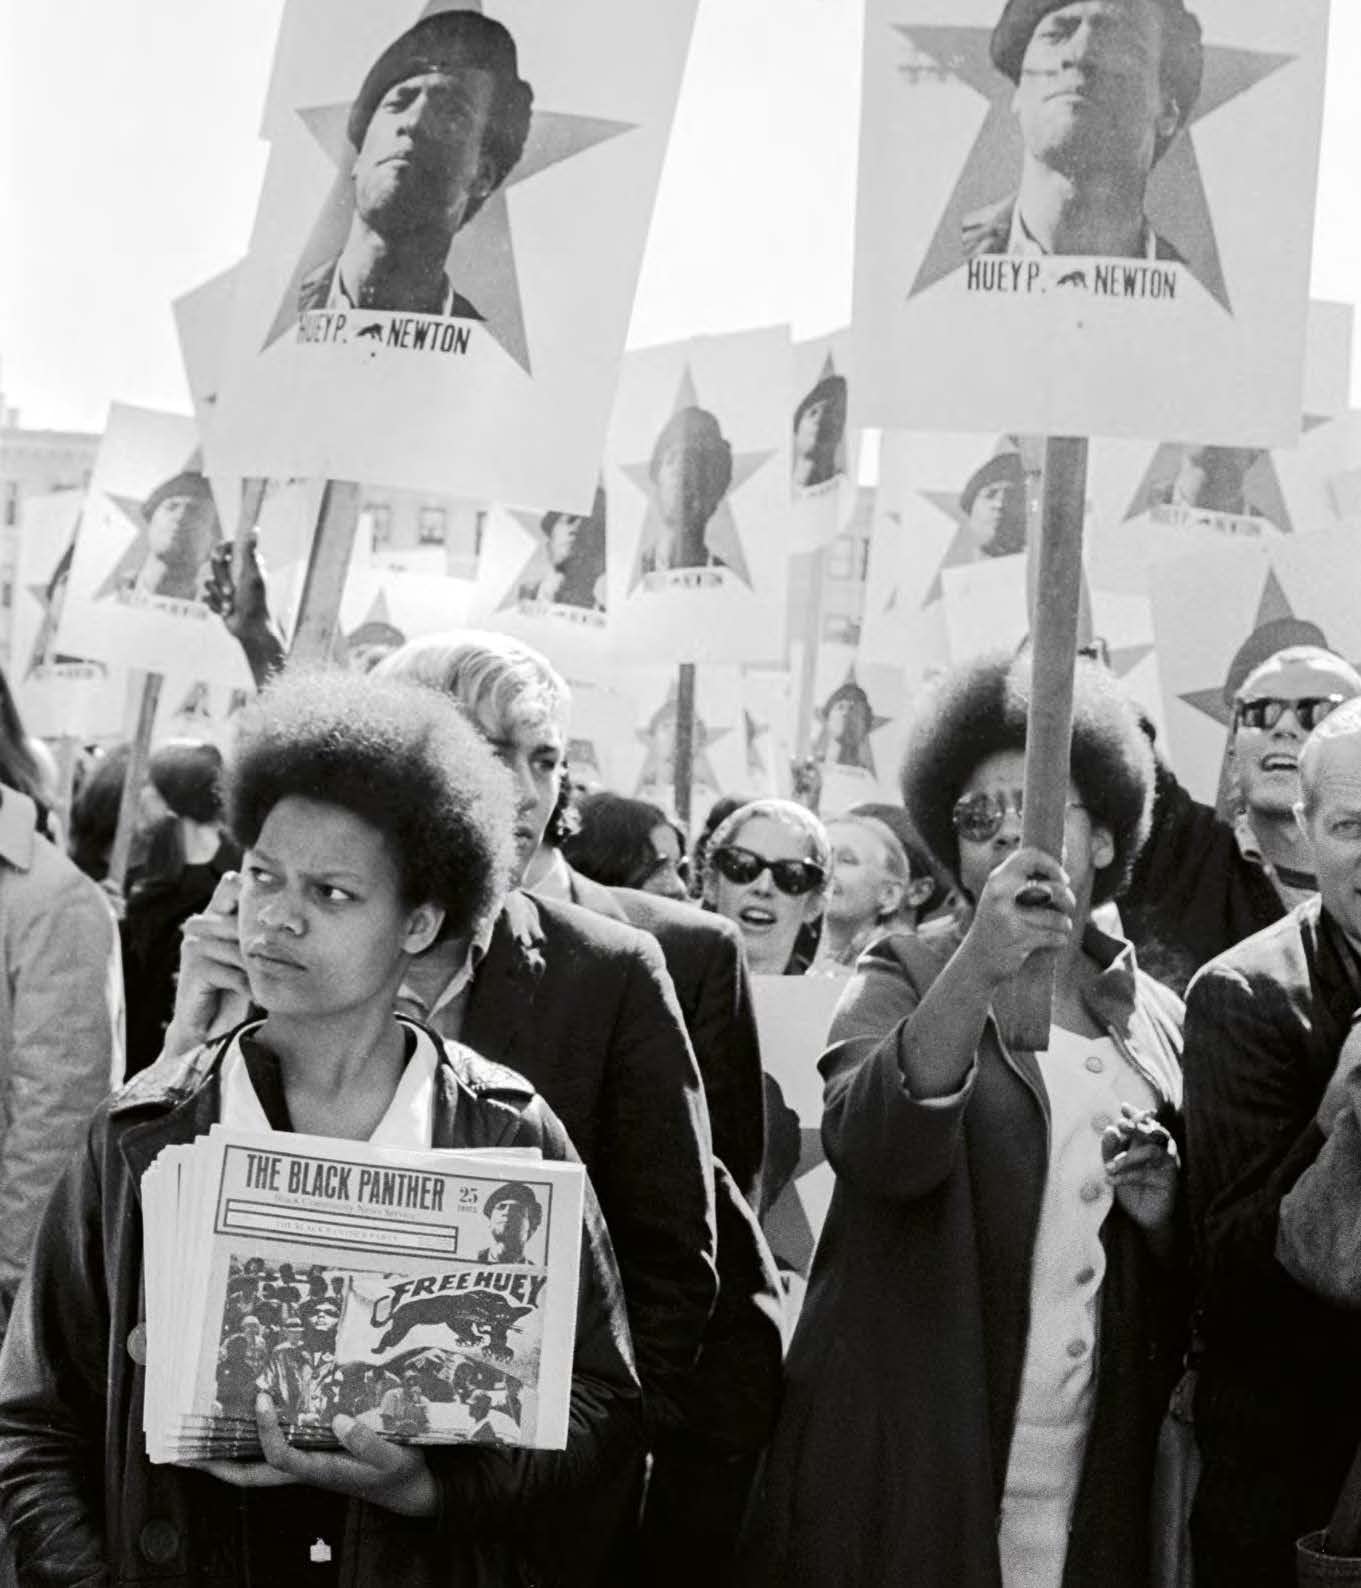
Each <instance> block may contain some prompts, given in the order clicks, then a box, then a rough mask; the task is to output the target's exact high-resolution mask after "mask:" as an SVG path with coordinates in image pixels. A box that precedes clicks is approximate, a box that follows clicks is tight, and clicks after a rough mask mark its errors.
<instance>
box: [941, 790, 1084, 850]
mask: <svg viewBox="0 0 1361 1588" xmlns="http://www.w3.org/2000/svg"><path fill="white" fill-rule="evenodd" d="M1067 808H1068V809H1069V810H1070V811H1082V810H1086V808H1087V807H1086V806H1085V805H1084V804H1083V803H1082V802H1081V800H1069V801H1068V806H1067ZM1008 811H1015V812H1016V814H1017V816H1018V817H1019V816H1020V814H1021V796H1020V795H1019V794H1016V795H1015V796H1013V797H1008V796H1006V795H1003V794H966V795H965V796H964V797H963V799H959V800H956V801H955V807H954V809H953V810H952V811H951V812H950V821H951V823H952V824H953V826H954V829H955V831H956V832H957V833H958V834H959V836H960V837H961V838H967V839H968V840H969V842H970V843H972V844H986V843H987V842H988V840H989V839H990V838H996V836H997V835H998V833H1000V832H1001V831H1002V823H1003V822H1004V821H1006V819H1007V812H1008Z"/></svg>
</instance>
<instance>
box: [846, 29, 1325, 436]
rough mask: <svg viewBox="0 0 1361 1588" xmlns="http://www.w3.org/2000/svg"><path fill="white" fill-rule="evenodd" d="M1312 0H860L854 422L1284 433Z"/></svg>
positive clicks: (1291, 380) (1306, 244)
mask: <svg viewBox="0 0 1361 1588" xmlns="http://www.w3.org/2000/svg"><path fill="white" fill-rule="evenodd" d="M1327 16H1328V4H1327V0H1299V3H1298V4H1294V5H1289V6H1282V5H1280V4H1279V3H1278V0H1187V5H1186V7H1185V9H1184V10H1181V11H1178V12H1177V13H1175V15H1174V14H1173V13H1171V12H1169V11H1167V10H1165V9H1164V8H1163V7H1162V6H1160V5H1159V4H1157V3H1156V0H1067V3H1065V0H1057V3H1053V4H1046V5H1034V4H1030V5H1022V4H1020V3H1019V0H868V9H867V17H866V29H865V52H864V60H865V79H864V82H865V88H864V97H863V112H862V131H861V162H860V189H859V201H858V207H857V238H856V280H855V313H854V331H855V351H856V368H857V376H858V384H859V388H860V391H859V397H860V404H861V414H862V418H863V422H865V423H867V424H881V425H884V426H890V427H892V426H899V427H903V428H908V429H941V430H946V431H964V430H988V429H997V430H1014V431H1021V432H1024V433H1029V434H1035V435H1081V436H1128V437H1135V436H1139V437H1146V438H1149V439H1154V440H1157V439H1161V438H1163V437H1166V436H1168V435H1169V434H1171V435H1183V436H1188V437H1200V438H1203V441H1204V442H1205V443H1207V444H1214V445H1219V446H1235V447H1271V446H1288V445H1290V444H1292V443H1293V441H1294V440H1295V439H1296V437H1297V436H1298V433H1299V416H1300V412H1301V406H1302V404H1301V395H1302V370H1303V361H1304V330H1305V311H1306V305H1307V299H1308V286H1309V263H1310V252H1311V239H1312V236H1313V220H1314V202H1315V189H1316V181H1317V171H1318V151H1319V139H1320V128H1321V117H1322V95H1323V78H1324V52H1325V44H1326V35H1327Z"/></svg>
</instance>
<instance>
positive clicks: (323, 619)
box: [288, 480, 359, 665]
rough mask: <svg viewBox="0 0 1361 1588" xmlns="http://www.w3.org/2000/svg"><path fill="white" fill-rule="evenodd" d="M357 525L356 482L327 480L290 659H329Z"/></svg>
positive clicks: (299, 605)
mask: <svg viewBox="0 0 1361 1588" xmlns="http://www.w3.org/2000/svg"><path fill="white" fill-rule="evenodd" d="M358 527H359V487H358V485H356V484H352V483H351V482H350V481H348V480H328V481H327V482H326V489H325V490H324V491H323V492H322V497H321V508H320V510H319V512H318V514H317V532H316V534H315V535H314V536H313V537H312V554H311V556H310V557H309V559H308V563H307V573H306V576H305V578H304V580H303V587H302V599H301V601H300V602H299V604H298V621H297V623H296V624H295V625H294V628H293V644H292V646H291V647H290V649H289V653H288V655H289V660H290V661H292V662H303V663H313V664H317V665H320V664H321V663H324V662H326V661H329V660H330V657H331V653H332V649H333V647H334V645H335V638H336V631H337V629H338V628H339V626H340V598H341V596H342V595H344V593H345V576H346V574H347V573H348V572H349V567H350V558H351V556H352V554H353V552H354V539H355V533H356V531H357V529H358Z"/></svg>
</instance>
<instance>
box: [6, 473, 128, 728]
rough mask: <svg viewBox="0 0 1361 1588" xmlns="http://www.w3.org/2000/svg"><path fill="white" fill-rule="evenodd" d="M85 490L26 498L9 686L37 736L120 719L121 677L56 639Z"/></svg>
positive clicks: (123, 679) (17, 563) (18, 555)
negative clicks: (70, 649) (66, 647)
mask: <svg viewBox="0 0 1361 1588" xmlns="http://www.w3.org/2000/svg"><path fill="white" fill-rule="evenodd" d="M84 500H85V493H84V492H83V491H56V492H53V493H52V494H51V495H49V496H29V497H25V499H24V503H23V512H22V516H21V519H20V523H19V534H18V550H17V553H16V557H15V569H14V609H13V626H12V628H11V630H10V658H11V659H10V665H9V668H8V676H9V680H10V687H11V688H12V689H13V691H14V695H15V698H16V700H17V701H18V704H19V712H20V715H21V716H22V717H23V720H24V726H25V727H26V728H27V729H28V731H29V732H30V733H33V734H36V735H37V736H38V737H39V738H62V737H65V736H81V737H84V736H86V735H87V734H102V733H105V732H107V731H108V728H109V725H110V724H114V725H115V726H116V725H119V724H121V721H122V713H123V696H124V692H125V686H126V676H125V675H124V674H122V673H119V674H116V675H115V674H114V672H113V671H112V670H111V669H110V668H108V667H107V666H105V664H104V663H103V662H95V661H91V660H89V659H88V658H86V657H83V656H81V655H79V654H77V653H73V652H70V651H65V650H63V649H62V648H61V647H60V646H59V645H58V644H57V629H58V625H59V624H60V621H61V614H62V609H63V607H64V606H65V603H66V592H67V589H68V588H69V585H70V579H71V562H72V558H73V556H74V552H75V539H76V535H77V533H78V531H79V527H80V521H81V509H82V507H83V505H84Z"/></svg>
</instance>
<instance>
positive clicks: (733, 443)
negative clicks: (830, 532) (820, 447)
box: [605, 328, 793, 663]
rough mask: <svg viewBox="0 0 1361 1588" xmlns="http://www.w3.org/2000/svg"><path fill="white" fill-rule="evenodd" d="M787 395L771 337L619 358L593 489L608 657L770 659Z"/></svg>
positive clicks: (780, 602) (781, 615) (780, 558)
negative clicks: (600, 487)
mask: <svg viewBox="0 0 1361 1588" xmlns="http://www.w3.org/2000/svg"><path fill="white" fill-rule="evenodd" d="M792 385H793V380H792V365H791V349H790V342H789V333H788V331H787V330H786V329H783V328H780V329H775V330H760V331H748V332H742V333H740V334H738V335H734V336H727V337H704V338H700V339H698V340H696V341H693V342H678V343H673V344H671V345H669V346H666V347H656V348H648V349H646V350H644V351H640V352H636V353H631V354H630V355H629V356H628V358H627V359H626V360H625V363H624V368H623V372H622V375H621V378H620V384H619V394H618V398H617V400H616V403H615V408H614V415H613V418H612V420H611V424H610V438H609V449H608V454H607V468H606V481H605V488H606V492H607V494H608V497H609V523H608V560H609V567H608V592H609V593H608V606H609V614H610V624H611V639H612V649H613V651H614V654H615V655H616V656H618V657H621V658H628V659H637V660H640V661H642V660H646V661H652V662H657V661H663V660H666V661H672V662H676V663H682V662H755V663H760V662H766V663H772V662H778V661H780V660H782V659H783V649H784V621H785V609H786V595H787V590H788V581H789V551H790V546H789V510H790V500H789V455H790V450H789V449H790V430H789V414H788V410H787V407H786V403H787V394H788V392H789V391H790V390H791V388H792Z"/></svg>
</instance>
